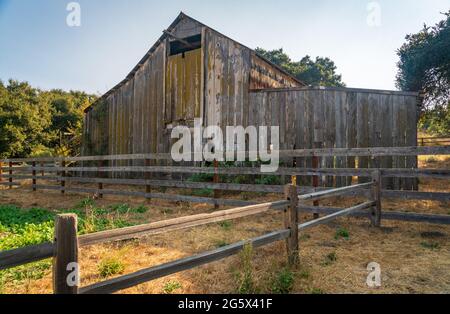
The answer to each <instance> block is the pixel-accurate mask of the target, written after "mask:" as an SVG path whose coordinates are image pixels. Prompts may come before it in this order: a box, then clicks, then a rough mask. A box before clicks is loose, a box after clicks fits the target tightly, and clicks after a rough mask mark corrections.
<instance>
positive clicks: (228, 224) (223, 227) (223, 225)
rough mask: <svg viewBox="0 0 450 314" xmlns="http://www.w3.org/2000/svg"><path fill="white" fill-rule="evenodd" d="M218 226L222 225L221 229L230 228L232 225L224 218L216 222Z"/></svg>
mask: <svg viewBox="0 0 450 314" xmlns="http://www.w3.org/2000/svg"><path fill="white" fill-rule="evenodd" d="M218 225H219V226H221V227H222V229H224V230H227V231H228V230H230V229H231V227H232V226H233V223H232V222H231V221H230V220H225V221H221V222H219V223H218Z"/></svg>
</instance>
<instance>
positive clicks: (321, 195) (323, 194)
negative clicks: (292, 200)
mask: <svg viewBox="0 0 450 314" xmlns="http://www.w3.org/2000/svg"><path fill="white" fill-rule="evenodd" d="M372 185H373V183H372V182H368V183H361V184H357V185H351V186H346V187H342V188H336V189H330V190H325V191H320V192H314V193H310V194H305V195H299V196H298V198H299V200H301V201H316V200H322V199H325V198H330V197H334V196H338V195H342V194H343V193H346V192H350V191H356V190H360V189H364V188H368V187H371V186H372Z"/></svg>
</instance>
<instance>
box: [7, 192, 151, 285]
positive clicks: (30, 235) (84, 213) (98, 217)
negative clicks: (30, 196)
mask: <svg viewBox="0 0 450 314" xmlns="http://www.w3.org/2000/svg"><path fill="white" fill-rule="evenodd" d="M147 210H148V209H147V208H146V207H144V206H139V207H136V208H132V207H130V206H128V205H126V204H119V205H114V206H110V207H107V208H101V207H96V206H95V202H94V200H92V199H89V198H86V199H83V200H81V201H80V202H79V203H78V204H76V206H75V207H74V208H73V209H65V210H59V211H50V210H47V209H43V208H31V209H22V208H19V207H17V206H14V205H0V251H5V250H12V249H16V248H21V247H25V246H30V245H36V244H41V243H45V242H51V241H52V240H53V236H54V219H55V216H56V215H57V214H64V213H74V214H76V215H77V216H78V233H79V234H87V233H92V232H98V231H103V230H108V229H116V228H123V227H128V226H131V225H133V224H132V223H131V222H129V221H128V218H129V217H128V216H130V214H142V213H144V212H146V211H147ZM50 268H51V261H47V260H46V261H39V262H35V263H31V264H27V265H21V266H18V267H14V268H10V269H6V270H2V271H0V287H4V286H5V284H8V285H9V284H20V282H23V281H24V280H28V279H40V278H42V277H43V276H44V275H45V274H46V273H47V272H48V271H50Z"/></svg>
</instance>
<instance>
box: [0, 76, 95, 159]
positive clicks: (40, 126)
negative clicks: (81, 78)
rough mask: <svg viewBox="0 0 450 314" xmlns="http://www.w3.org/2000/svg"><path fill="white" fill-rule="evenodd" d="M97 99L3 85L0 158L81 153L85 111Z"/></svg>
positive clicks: (0, 85) (19, 84)
mask: <svg viewBox="0 0 450 314" xmlns="http://www.w3.org/2000/svg"><path fill="white" fill-rule="evenodd" d="M96 98H97V96H94V95H89V94H86V93H84V92H79V91H70V92H66V91H63V90H59V89H53V90H50V91H45V90H41V89H38V88H35V87H32V86H30V84H28V83H27V82H19V81H16V80H9V81H8V83H6V84H5V83H4V82H2V81H0V157H1V158H14V157H15V158H22V157H38V156H53V155H76V154H78V153H79V148H80V146H81V145H80V141H81V134H82V125H83V110H84V109H85V108H86V107H88V106H89V105H90V104H91V103H92V102H93V101H95V99H96Z"/></svg>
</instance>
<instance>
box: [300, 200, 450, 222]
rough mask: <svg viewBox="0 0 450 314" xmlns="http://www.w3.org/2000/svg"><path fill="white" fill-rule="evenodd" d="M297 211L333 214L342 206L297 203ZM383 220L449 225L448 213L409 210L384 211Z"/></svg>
mask: <svg viewBox="0 0 450 314" xmlns="http://www.w3.org/2000/svg"><path fill="white" fill-rule="evenodd" d="M297 208H298V211H299V213H303V212H314V211H318V212H319V213H321V214H333V213H336V212H339V211H341V210H342V208H333V207H315V206H306V205H302V204H301V205H299V206H298V207H297ZM349 216H350V217H369V212H368V211H366V210H359V211H354V212H352V213H351V214H349ZM383 219H384V220H396V221H409V222H424V223H431V224H444V225H450V215H434V214H420V213H411V212H397V211H384V212H383Z"/></svg>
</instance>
